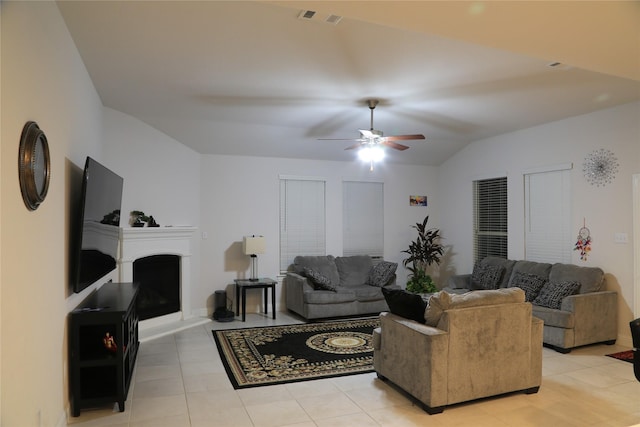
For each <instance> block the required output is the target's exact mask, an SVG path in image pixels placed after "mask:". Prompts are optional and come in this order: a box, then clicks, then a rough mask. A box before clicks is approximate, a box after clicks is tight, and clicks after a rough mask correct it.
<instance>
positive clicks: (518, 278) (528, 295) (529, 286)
mask: <svg viewBox="0 0 640 427" xmlns="http://www.w3.org/2000/svg"><path fill="white" fill-rule="evenodd" d="M546 282H547V281H546V280H545V279H543V278H542V277H540V276H536V275H535V274H529V273H521V272H517V273H513V277H512V278H511V282H510V283H509V287H510V288H512V287H518V288H520V289H522V290H523V291H524V294H525V301H527V302H532V301H533V300H535V299H536V297H537V296H538V294H539V293H540V290H541V289H542V287H543V286H544V284H545V283H546Z"/></svg>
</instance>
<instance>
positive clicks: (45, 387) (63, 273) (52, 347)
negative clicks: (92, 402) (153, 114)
mask: <svg viewBox="0 0 640 427" xmlns="http://www.w3.org/2000/svg"><path fill="white" fill-rule="evenodd" d="M0 7H1V8H2V9H1V19H2V25H1V28H2V64H1V66H2V72H1V76H2V81H1V88H2V89H1V93H2V100H1V103H2V117H1V126H0V128H1V131H0V132H1V137H2V147H1V152H2V155H1V158H2V167H1V172H0V174H1V175H0V176H1V195H2V206H1V221H2V222H1V228H0V229H1V231H2V239H1V252H2V271H1V277H0V301H1V302H0V303H1V306H2V309H1V314H2V322H1V326H2V330H1V333H0V336H1V338H2V356H1V362H2V365H1V366H0V377H1V379H0V381H1V383H2V400H1V408H0V413H1V415H0V417H1V419H0V424H2V425H3V426H7V427H10V426H37V425H43V426H52V425H56V424H59V423H61V422H62V423H63V422H64V408H65V407H66V406H67V405H68V397H67V396H68V392H67V390H68V388H67V383H68V380H67V332H66V318H67V311H68V310H67V305H71V304H72V303H69V302H68V300H69V299H73V297H70V296H69V294H68V289H67V280H68V268H67V265H68V247H69V221H70V218H69V216H70V215H69V212H70V209H69V206H70V193H71V192H70V187H71V185H70V181H71V177H72V174H73V170H74V169H75V168H77V167H78V166H77V165H83V164H84V157H85V156H86V155H92V156H94V157H96V158H97V159H99V158H100V155H101V153H100V147H101V143H102V136H101V135H102V128H101V111H102V106H101V103H100V99H99V97H98V95H97V93H96V91H95V89H94V87H93V84H92V83H91V80H90V79H89V75H88V73H87V71H86V69H85V67H84V65H83V63H82V61H81V59H80V56H79V55H78V52H77V50H76V48H75V45H74V44H73V42H72V40H71V38H70V36H69V34H68V31H67V29H66V26H65V25H64V22H63V20H62V17H61V16H60V14H59V12H58V8H57V6H56V4H55V3H54V2H52V1H44V2H8V1H3V2H2V4H1V6H0ZM28 120H35V121H36V122H37V123H38V124H39V125H40V127H41V129H42V130H43V131H44V132H45V134H46V136H47V139H48V141H49V149H50V152H51V183H50V187H49V192H48V195H47V198H46V200H45V201H44V203H43V204H42V205H41V206H40V207H39V208H38V209H37V210H36V211H33V212H30V211H28V210H27V208H26V207H25V205H24V203H23V202H22V197H21V194H20V187H19V184H18V173H17V162H16V159H17V157H18V142H19V139H20V133H21V131H22V127H23V126H24V124H25V122H26V121H28Z"/></svg>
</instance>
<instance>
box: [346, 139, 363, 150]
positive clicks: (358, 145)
mask: <svg viewBox="0 0 640 427" xmlns="http://www.w3.org/2000/svg"><path fill="white" fill-rule="evenodd" d="M366 143H367V141H362V142H358V143H357V144H353V145H350V146H348V147H347V148H345V150H353V149H354V148H358V147H362V146H363V145H364V144H366Z"/></svg>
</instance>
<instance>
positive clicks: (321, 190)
mask: <svg viewBox="0 0 640 427" xmlns="http://www.w3.org/2000/svg"><path fill="white" fill-rule="evenodd" d="M325 243H326V238H325V182H324V181H323V180H317V179H288V178H286V179H285V178H281V179H280V271H281V272H284V271H286V270H287V268H289V265H291V263H293V259H294V258H295V257H296V256H297V255H325V253H326V244H325Z"/></svg>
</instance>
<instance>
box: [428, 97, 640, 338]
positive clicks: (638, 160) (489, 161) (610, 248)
mask: <svg viewBox="0 0 640 427" xmlns="http://www.w3.org/2000/svg"><path fill="white" fill-rule="evenodd" d="M639 119H640V103H633V104H627V105H623V106H619V107H617V108H611V109H607V110H603V111H599V112H596V113H591V114H586V115H582V116H577V117H573V118H569V119H566V120H561V121H557V122H553V123H548V124H545V125H542V126H537V127H533V128H530V129H525V130H521V131H518V132H513V133H509V134H504V135H500V136H498V137H495V138H489V139H486V140H482V141H477V142H474V143H472V144H471V145H469V146H468V147H467V148H466V149H464V150H462V151H461V152H459V153H457V154H456V155H455V156H453V157H452V158H450V159H449V160H448V161H447V162H445V163H444V164H443V165H442V166H441V168H440V173H439V179H438V182H439V184H440V186H439V187H438V191H439V194H440V195H441V198H442V206H441V215H442V220H441V227H442V231H443V234H445V235H446V236H447V239H448V240H447V244H449V245H451V249H452V251H453V253H454V254H455V256H454V258H453V259H454V262H455V265H454V267H455V271H456V272H457V273H469V272H470V271H471V269H472V267H473V245H472V220H473V201H472V181H473V180H475V179H481V178H486V177H490V176H500V175H502V176H504V174H505V173H506V174H507V177H508V186H509V187H508V196H509V206H508V209H509V210H508V213H509V257H510V258H512V259H521V258H523V257H524V228H523V225H524V189H523V188H524V187H523V172H525V171H526V170H528V169H532V168H537V167H544V166H549V165H557V164H561V163H573V169H572V171H571V192H572V200H571V209H572V213H571V217H572V224H573V227H574V229H575V237H577V233H578V230H579V229H580V227H582V223H583V218H585V219H586V225H587V227H588V228H589V229H590V231H591V236H592V240H593V243H592V251H591V253H590V255H589V257H588V259H587V261H586V262H585V261H581V260H580V257H579V254H578V252H575V251H574V253H573V258H572V262H573V263H574V264H577V265H585V266H598V267H600V268H602V269H603V270H604V271H605V273H606V280H607V288H608V289H612V290H617V291H618V292H619V294H620V298H619V309H620V311H619V313H620V316H619V331H620V334H621V335H622V336H624V337H629V336H630V332H629V321H631V320H632V313H633V300H634V299H633V295H634V291H633V286H634V285H633V283H634V277H633V245H632V236H633V221H632V175H633V174H634V173H638V172H639V171H640V120H639ZM599 148H606V149H609V150H611V151H613V153H614V154H615V155H616V157H617V158H618V162H619V164H620V167H619V171H618V173H617V176H616V179H615V181H614V182H613V183H612V184H610V185H607V186H605V187H595V186H592V185H590V184H588V183H587V182H586V180H585V179H584V177H583V173H582V164H583V161H584V158H585V156H587V155H588V154H589V153H590V152H592V151H593V150H596V149H599ZM615 233H626V234H627V235H628V237H629V243H628V244H620V243H614V240H613V238H614V234H615ZM574 243H575V241H570V242H567V245H571V246H573V244H574Z"/></svg>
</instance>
